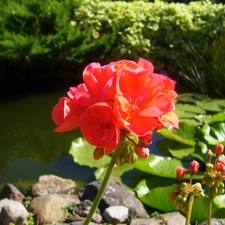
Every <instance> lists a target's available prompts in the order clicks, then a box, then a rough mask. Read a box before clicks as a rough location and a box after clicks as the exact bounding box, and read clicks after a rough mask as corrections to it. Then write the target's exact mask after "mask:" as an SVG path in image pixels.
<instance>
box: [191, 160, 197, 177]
mask: <svg viewBox="0 0 225 225" xmlns="http://www.w3.org/2000/svg"><path fill="white" fill-rule="evenodd" d="M198 168H199V163H198V162H197V161H195V160H193V161H192V162H191V163H190V167H189V171H190V174H191V176H193V175H194V174H195V173H196V172H197V171H198Z"/></svg>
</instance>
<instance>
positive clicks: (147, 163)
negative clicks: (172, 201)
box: [134, 154, 182, 178]
mask: <svg viewBox="0 0 225 225" xmlns="http://www.w3.org/2000/svg"><path fill="white" fill-rule="evenodd" d="M177 166H182V163H181V161H180V160H178V159H172V158H170V157H163V156H157V155H154V154H150V156H149V157H148V158H146V159H139V160H138V161H137V162H136V163H135V164H134V167H135V168H137V169H139V170H141V171H143V172H145V173H150V174H153V175H157V176H160V177H170V178H174V177H176V172H175V170H176V167H177Z"/></svg>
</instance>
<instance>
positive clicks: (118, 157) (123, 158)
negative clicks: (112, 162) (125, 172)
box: [116, 154, 126, 166]
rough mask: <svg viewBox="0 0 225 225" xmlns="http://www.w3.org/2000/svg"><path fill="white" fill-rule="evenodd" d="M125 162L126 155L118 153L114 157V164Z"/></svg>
mask: <svg viewBox="0 0 225 225" xmlns="http://www.w3.org/2000/svg"><path fill="white" fill-rule="evenodd" d="M125 162H126V155H124V154H119V155H118V156H117V159H116V165H117V166H122V165H123V164H124V163H125Z"/></svg>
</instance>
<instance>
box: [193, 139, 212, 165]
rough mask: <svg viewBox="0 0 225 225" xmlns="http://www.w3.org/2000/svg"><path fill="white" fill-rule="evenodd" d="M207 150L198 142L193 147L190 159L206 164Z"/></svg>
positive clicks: (203, 144)
mask: <svg viewBox="0 0 225 225" xmlns="http://www.w3.org/2000/svg"><path fill="white" fill-rule="evenodd" d="M207 149H208V146H207V145H206V144H205V143H204V142H202V141H199V142H198V143H197V144H196V145H195V150H194V152H193V153H192V154H191V155H192V157H194V158H196V159H199V160H201V161H202V162H204V163H205V162H206V160H207V157H206V151H207Z"/></svg>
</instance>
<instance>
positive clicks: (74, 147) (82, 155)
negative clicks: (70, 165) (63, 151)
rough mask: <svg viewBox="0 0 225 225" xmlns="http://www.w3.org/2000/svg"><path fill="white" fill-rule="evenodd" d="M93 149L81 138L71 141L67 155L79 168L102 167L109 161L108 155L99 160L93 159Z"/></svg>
mask: <svg viewBox="0 0 225 225" xmlns="http://www.w3.org/2000/svg"><path fill="white" fill-rule="evenodd" d="M94 149H95V147H94V146H92V145H90V144H89V143H88V142H87V141H86V140H85V139H84V138H83V137H79V138H76V139H75V140H73V142H72V144H71V147H70V150H69V153H70V154H71V155H72V156H73V160H74V162H75V163H78V164H79V165H81V166H89V167H91V168H93V167H97V168H98V167H103V166H105V165H107V164H108V163H109V161H110V159H111V157H109V156H108V155H105V156H103V157H102V158H101V159H99V160H95V159H94V158H93V152H94Z"/></svg>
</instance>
